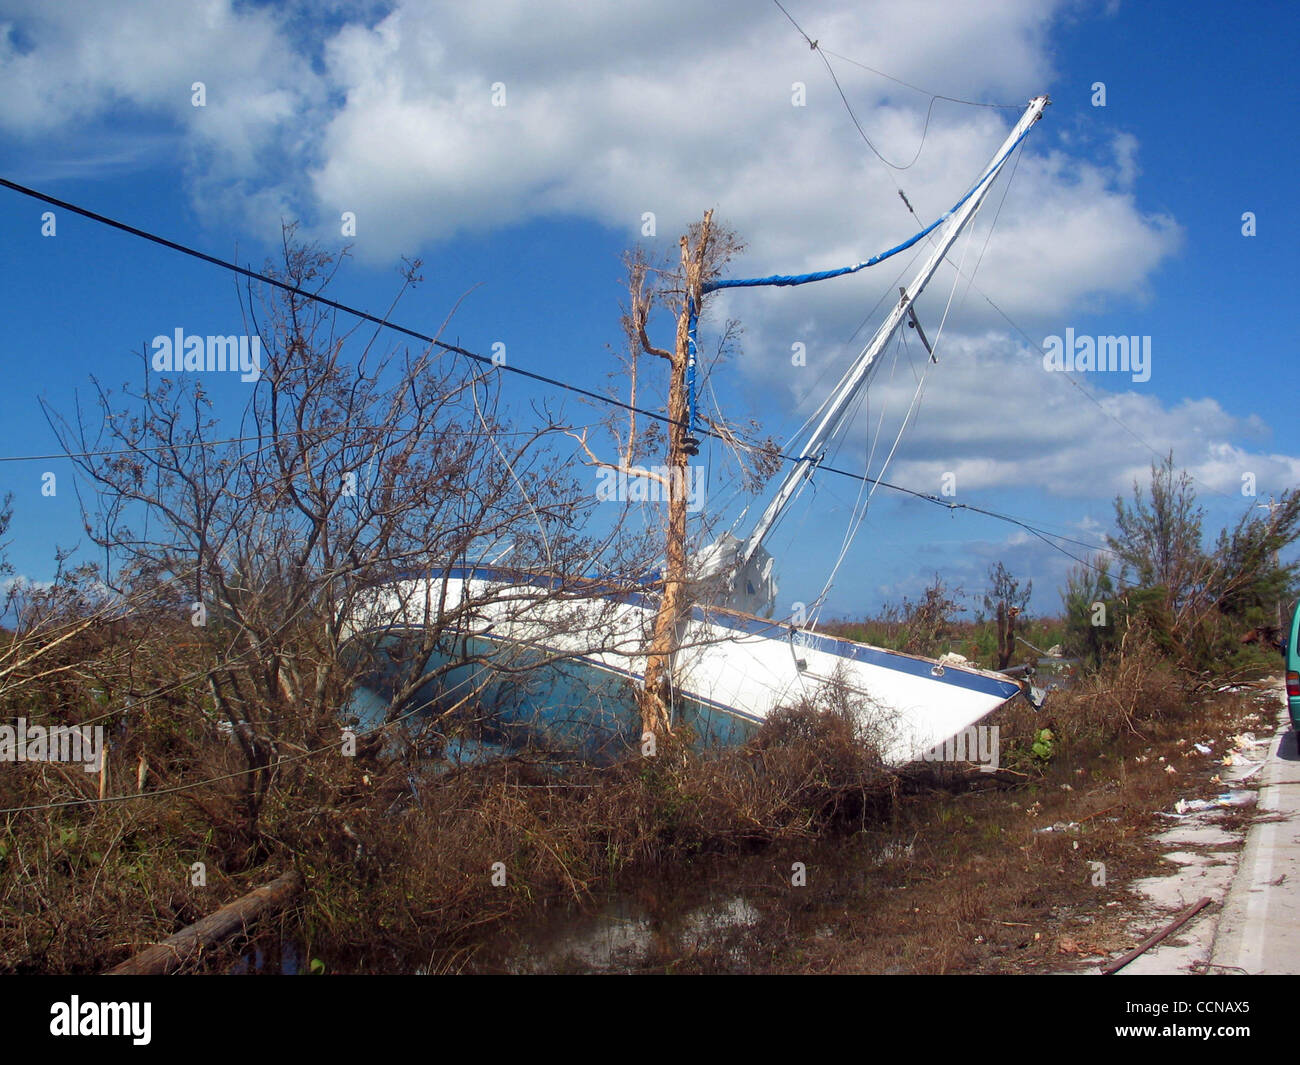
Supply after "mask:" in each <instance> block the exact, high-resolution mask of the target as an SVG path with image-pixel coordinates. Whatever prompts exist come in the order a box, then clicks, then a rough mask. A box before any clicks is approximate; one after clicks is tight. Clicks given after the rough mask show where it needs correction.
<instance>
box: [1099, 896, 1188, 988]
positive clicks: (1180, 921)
mask: <svg viewBox="0 0 1300 1065" xmlns="http://www.w3.org/2000/svg"><path fill="white" fill-rule="evenodd" d="M1209 904H1210V900H1209V898H1203V899H1201V900H1200V901H1199V902H1194V903H1192V905H1190V906H1188V907H1187V909H1185V910H1184V911H1183V912H1182V913H1180V914H1179V915H1178V916H1177V917H1175V918H1174V920H1173V923H1172V924H1170V925H1168V926H1166V927H1165V928H1162V929H1161V930H1160V931H1159V932H1157V933H1156V934H1155V935H1153V936H1150V937H1149V938H1147V939H1145V940H1143V941H1142V943H1141V945H1140V946H1137V947H1134V948H1133V949H1132V950H1130V951H1129V952H1128V953H1127V954H1125V955H1124V957H1122V958H1120V959H1119V960H1118V961H1113V962H1111V963H1110V964H1109V965H1104V966H1102V970H1101V975H1102V976H1112V975H1113V974H1115V973H1117V972H1119V971H1120V970H1121V969H1122V968H1124V966H1126V965H1127V964H1128V963H1129V962H1131V961H1132V960H1133V959H1134V958H1136V957H1137V956H1138V955H1139V954H1145V953H1146V952H1147V951H1148V950H1150V949H1151V948H1152V947H1154V946H1155V945H1156V944H1157V943H1159V942H1160V941H1161V940H1162V939H1164V938H1165V937H1166V936H1168V935H1171V934H1172V933H1174V932H1177V931H1178V929H1180V928H1182V927H1183V925H1185V924H1186V923H1187V922H1188V921H1190V920H1191V919H1192V918H1193V917H1195V916H1196V915H1197V914H1198V913H1200V912H1201V911H1202V910H1203V909H1205V907H1206V906H1208V905H1209Z"/></svg>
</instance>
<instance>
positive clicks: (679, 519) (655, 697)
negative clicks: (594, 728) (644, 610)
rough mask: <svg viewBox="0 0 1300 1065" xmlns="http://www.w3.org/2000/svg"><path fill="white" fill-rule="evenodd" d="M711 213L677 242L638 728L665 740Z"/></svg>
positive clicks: (682, 591)
mask: <svg viewBox="0 0 1300 1065" xmlns="http://www.w3.org/2000/svg"><path fill="white" fill-rule="evenodd" d="M712 221H713V212H712V211H706V212H705V213H704V220H703V222H701V224H700V226H699V229H698V231H697V232H696V234H695V237H696V239H695V243H694V246H692V245H691V243H690V241H689V240H688V239H687V238H686V237H682V238H681V240H680V242H679V243H680V246H681V256H682V279H683V282H684V288H685V291H684V292H683V294H682V305H681V308H680V311H679V313H678V315H677V343H676V345H675V347H674V350H673V352H672V359H671V376H670V379H669V386H668V417H669V419H670V420H671V423H672V424H671V427H670V430H669V434H668V526H667V530H666V531H667V547H666V550H665V554H664V574H663V598H662V599H661V600H660V603H659V610H658V612H657V613H656V615H655V622H654V632H653V635H652V637H651V641H650V647H649V648H648V651H647V655H646V665H645V692H644V694H643V695H642V702H641V728H642V731H643V732H651V733H654V734H655V735H656V736H666V735H669V734H671V731H672V729H671V718H670V707H671V690H670V689H671V680H672V667H673V655H674V653H675V652H676V650H677V642H678V639H679V634H678V628H679V625H680V623H681V620H682V618H683V617H685V616H686V613H687V611H689V609H690V602H689V599H688V596H687V584H686V581H687V576H688V573H687V560H686V507H687V488H688V485H689V481H688V480H687V474H688V472H689V471H688V470H687V463H688V460H689V455H688V453H687V450H686V438H687V437H688V436H689V435H690V428H691V427H690V426H689V425H687V424H686V420H687V416H688V410H687V386H686V366H687V361H688V358H689V331H690V318H691V308H692V306H694V307H696V308H698V307H699V306H700V297H701V292H700V288H701V284H702V280H703V274H704V268H705V256H706V253H707V249H708V246H709V237H710V228H711V226H712Z"/></svg>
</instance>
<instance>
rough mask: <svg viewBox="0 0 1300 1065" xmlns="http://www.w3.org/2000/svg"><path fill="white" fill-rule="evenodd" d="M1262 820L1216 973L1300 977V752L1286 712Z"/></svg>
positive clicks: (1245, 854) (1266, 775) (1241, 869)
mask: <svg viewBox="0 0 1300 1065" xmlns="http://www.w3.org/2000/svg"><path fill="white" fill-rule="evenodd" d="M1256 810H1257V813H1258V814H1259V817H1260V822H1259V823H1257V824H1255V825H1253V826H1252V827H1251V829H1250V834H1249V835H1248V836H1247V838H1246V847H1245V850H1244V851H1242V855H1241V861H1240V864H1239V865H1238V866H1237V875H1236V877H1235V878H1234V880H1233V883H1232V887H1231V889H1230V890H1229V892H1228V898H1227V900H1226V901H1225V903H1224V907H1223V912H1222V914H1221V915H1220V917H1219V922H1218V928H1217V930H1216V931H1215V935H1214V945H1213V948H1212V952H1211V964H1212V966H1214V968H1211V969H1210V972H1218V973H1230V972H1244V973H1250V974H1275V973H1300V753H1297V750H1296V734H1295V732H1294V731H1293V730H1292V728H1291V727H1290V721H1289V719H1288V718H1287V714H1286V711H1285V710H1282V711H1281V718H1280V723H1279V726H1278V731H1277V732H1276V733H1275V734H1274V736H1273V739H1272V742H1271V743H1270V744H1269V757H1268V761H1267V763H1266V764H1265V766H1264V768H1263V769H1262V770H1261V771H1260V792H1259V802H1258V805H1257V807H1256Z"/></svg>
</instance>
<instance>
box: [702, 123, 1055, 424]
mask: <svg viewBox="0 0 1300 1065" xmlns="http://www.w3.org/2000/svg"><path fill="white" fill-rule="evenodd" d="M1031 129H1033V125H1032V123H1031V124H1030V125H1029V126H1027V127H1025V130H1024V132H1023V133H1021V134H1020V136H1019V137H1017V138H1016V140H1015V143H1014V144H1012V145H1011V147H1010V148H1008V149H1007V150H1006V151H1005V152H1003V153H1002V155H1001V156H1000V157H999V158H998V160H997V161H996V162H994V163H993V164H992V165H991V166H990V167H989V168H988V170H986V171H985V172H984V174H983V176H982V177H981V178H980V179H979V180H978V181H977V182H975V184H974V185H972V186H971V187H970V188H969V189H968V190H967V191H966V195H964V196H963V197H962V198H961V199H960V200H958V201H957V202H956V203H954V204H953V205H952V207H950V208H949V209H948V210H946V211H945V212H944V213H943V214H941V215H940V216H939V217H938V218H936V219H935V220H934V221H933V222H931V223H930V224H929V225H928V226H926V227H925V228H924V229H922V230H921V231H920V232H918V233H916V234H914V235H913V236H910V237H908V238H907V240H905V241H903V242H902V243H901V244H897V245H895V246H894V247H892V248H890V249H888V250H887V251H882V252H881V253H880V254H879V255H873V256H872V257H871V258H870V259H867V260H866V261H865V262H860V263H854V264H853V265H852V266H841V267H840V268H839V269H837V270H818V271H816V272H814V273H811V274H771V275H769V276H768V277H748V278H733V279H731V280H728V281H710V282H708V283H707V284H705V285H702V286H701V287H700V294H701V295H704V294H705V293H708V292H715V291H717V290H718V289H721V288H758V287H760V286H778V287H781V286H788V285H806V284H808V283H809V282H812V281H826V280H828V279H829V278H832V277H843V276H844V275H845V274H856V273H857V272H858V271H859V270H865V269H866V268H867V267H868V266H875V265H876V264H877V263H883V262H884V261H885V260H886V259H888V258H890V257H892V256H894V255H897V254H898V253H899V252H900V251H907V249H908V248H910V247H912V246H913V245H914V244H915V243H916V242H917V241H918V240H923V239H924V238H925V237H927V236H928V235H929V234H930V233H932V232H934V230H936V229H937V228H938V227H939V226H941V225H943V223H944V222H946V221H948V219H949V218H951V217H952V216H953V214H954V213H955V212H957V211H958V210H960V209H961V206H962V205H963V204H964V203H965V202H966V201H967V200H969V199H970V198H971V197H972V196H974V195H975V190H976V189H978V188H979V187H980V186H982V185H983V184H984V182H985V181H987V180H988V177H989V175H990V174H992V173H993V172H994V171H995V170H997V168H998V167H1000V166H1001V165H1002V164H1003V163H1004V162H1006V160H1007V157H1008V156H1009V155H1010V154H1011V153H1012V152H1014V151H1015V150H1016V149H1017V148H1018V147H1019V146H1020V142H1021V141H1022V140H1024V139H1025V137H1027V136H1028V135H1029V131H1030V130H1031ZM699 317H700V312H699V308H698V307H696V306H695V303H694V301H692V302H691V307H690V321H689V323H688V328H687V335H688V336H689V338H690V349H691V350H690V358H689V360H688V369H687V379H688V381H687V387H688V395H687V401H686V425H687V428H688V429H692V430H693V429H694V428H695V346H696V345H695V335H696V326H697V324H698V323H699Z"/></svg>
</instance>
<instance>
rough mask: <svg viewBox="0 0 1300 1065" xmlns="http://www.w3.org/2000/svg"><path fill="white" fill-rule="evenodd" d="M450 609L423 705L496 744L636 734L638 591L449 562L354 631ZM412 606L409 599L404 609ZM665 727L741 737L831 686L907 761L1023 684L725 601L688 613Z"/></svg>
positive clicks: (382, 636)
mask: <svg viewBox="0 0 1300 1065" xmlns="http://www.w3.org/2000/svg"><path fill="white" fill-rule="evenodd" d="M431 602H436V603H438V604H439V610H440V612H441V614H442V616H444V617H455V618H456V622H455V624H454V625H453V626H451V627H450V628H451V635H449V636H448V637H447V638H446V639H444V641H443V642H442V643H441V644H440V645H439V647H438V649H437V650H436V651H435V652H434V653H433V655H431V656H430V657H429V659H428V661H427V662H426V663H425V665H426V670H427V671H428V672H430V673H440V674H441V675H440V676H439V677H438V681H437V683H436V684H431V685H429V686H427V687H426V688H424V689H422V690H421V692H419V693H417V696H416V698H415V699H414V700H413V704H414V705H419V706H422V707H424V710H422V711H421V712H429V713H439V712H450V711H453V710H454V709H455V708H456V707H458V706H462V705H468V704H470V703H472V704H473V705H474V706H475V707H476V709H477V710H479V711H480V713H478V714H477V715H476V716H477V717H478V718H479V719H480V720H481V721H484V722H486V723H489V725H488V734H489V735H490V736H491V737H492V740H493V742H494V743H500V744H501V745H503V746H507V747H518V746H523V745H526V744H534V745H540V746H548V747H554V748H562V749H572V750H578V751H581V752H582V753H583V754H584V755H586V756H596V757H600V756H608V755H613V754H617V753H622V752H623V751H625V750H626V749H627V746H628V745H629V744H634V743H637V742H639V741H640V740H641V731H640V717H639V713H638V706H637V702H638V696H639V693H640V691H641V687H642V678H643V671H644V663H645V660H644V655H643V650H644V648H645V646H646V643H647V640H648V637H649V634H650V631H651V628H652V625H653V621H654V614H655V609H656V606H657V603H656V601H655V600H654V599H653V597H651V596H649V595H647V594H644V593H639V592H631V593H628V592H621V593H606V594H598V593H596V592H593V591H591V590H590V589H579V590H578V591H577V592H576V593H574V592H572V591H570V590H569V589H563V588H559V587H558V586H557V584H556V582H553V581H545V580H528V579H521V578H520V576H519V575H517V574H504V573H498V572H495V571H491V570H484V569H478V570H451V571H448V572H447V573H446V574H445V575H439V576H438V577H436V578H433V579H431V580H423V579H419V580H408V581H399V582H394V583H393V584H392V585H390V586H388V587H387V588H385V589H378V590H377V591H376V595H375V596H374V599H373V601H372V602H371V603H370V604H369V606H368V609H367V610H366V611H364V612H363V613H362V614H360V615H358V618H357V619H356V621H357V622H358V623H357V624H356V626H355V634H356V636H358V637H361V638H366V639H369V640H372V641H379V642H381V643H382V642H383V641H396V640H399V639H401V637H402V636H403V635H405V634H407V633H409V632H413V631H417V630H418V629H419V627H420V622H421V620H422V618H423V616H424V611H425V610H426V609H427V605H428V604H429V603H431ZM416 607H418V609H415V608H416ZM678 637H679V650H678V652H677V654H676V656H675V659H674V664H673V677H674V684H673V692H672V695H673V699H672V712H673V715H674V725H675V726H676V725H678V724H686V725H689V726H690V728H691V730H692V732H693V734H694V735H695V737H696V740H697V742H698V743H700V744H701V745H704V746H727V745H732V744H736V743H740V742H743V741H744V740H745V739H746V738H747V737H749V736H751V735H752V734H753V733H754V732H755V731H756V730H757V729H758V727H759V726H760V725H761V724H762V722H763V721H764V720H765V719H766V718H767V717H768V716H769V715H770V714H771V713H772V712H773V711H775V710H776V709H778V708H779V707H782V706H791V705H795V704H798V703H800V702H803V701H805V700H814V701H815V700H817V699H818V698H819V697H820V696H822V695H824V694H826V693H827V691H828V690H830V689H831V688H832V687H835V686H839V687H840V689H841V690H842V692H843V693H844V694H845V695H846V697H847V701H848V703H849V704H850V705H852V706H854V707H855V710H856V711H857V712H858V713H859V714H860V715H862V716H863V718H864V725H865V726H866V727H867V731H868V733H869V734H870V735H871V736H872V738H873V740H874V742H875V743H876V744H877V746H878V747H879V749H880V752H881V755H882V757H883V759H884V760H885V761H886V762H887V763H893V764H896V763H903V762H907V761H911V760H914V759H916V758H918V757H921V756H922V754H923V753H924V752H926V751H928V750H930V749H931V748H934V747H935V746H936V745H939V744H942V743H943V742H944V741H945V740H947V739H949V738H951V737H953V736H956V735H958V734H960V733H962V732H963V731H964V730H965V729H967V728H969V727H970V726H971V725H973V724H975V723H976V722H978V721H980V720H981V719H982V718H984V717H985V716H987V715H988V714H989V713H991V712H992V711H993V710H995V709H996V708H997V707H998V706H1000V705H1002V703H1004V702H1006V701H1007V700H1008V699H1010V698H1012V697H1013V696H1015V695H1017V694H1018V693H1019V692H1020V686H1019V685H1018V684H1017V683H1016V682H1015V681H1013V680H1011V679H1010V678H1008V677H1005V676H1003V675H1001V674H998V673H992V672H989V671H986V670H980V669H975V668H971V667H965V666H958V665H951V664H945V663H938V662H935V661H934V660H931V659H927V658H922V657H920V656H916V655H907V654H903V653H901V652H897V651H890V650H887V649H884V648H878V647H872V646H870V645H867V644H862V643H858V642H856V641H852V640H845V639H841V638H838V637H831V636H825V635H821V634H817V633H810V632H806V631H804V630H802V629H799V628H797V627H795V626H792V625H790V624H787V623H783V622H779V621H772V620H769V619H763V618H758V617H754V616H753V615H747V614H741V613H737V612H734V611H729V610H720V609H713V608H709V607H695V608H694V609H693V610H692V611H691V615H690V617H689V618H688V619H686V621H685V622H684V623H683V624H682V626H681V628H680V629H679V633H678ZM390 680H391V678H389V677H386V676H385V675H383V674H382V673H380V674H377V675H375V676H373V677H371V678H370V679H369V680H368V682H367V683H366V684H365V685H363V687H362V688H361V689H360V690H359V691H358V695H357V698H356V699H354V703H353V706H354V710H356V711H357V712H358V713H359V715H360V716H361V717H362V719H363V721H364V722H367V723H374V722H375V716H376V715H377V714H378V713H379V712H380V711H381V709H382V708H386V707H387V702H388V700H387V699H386V698H385V696H384V692H385V689H386V686H387V685H388V684H389V683H390Z"/></svg>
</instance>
